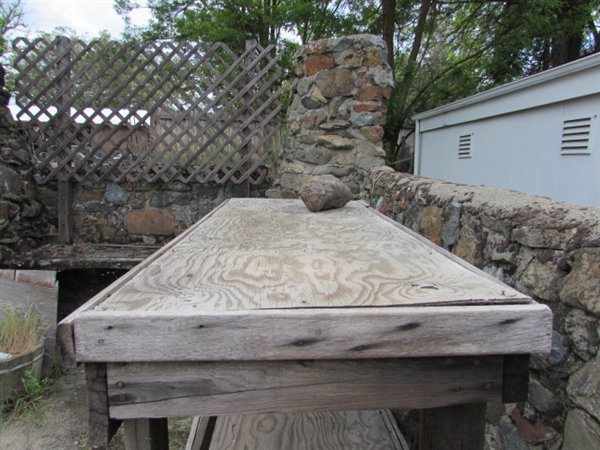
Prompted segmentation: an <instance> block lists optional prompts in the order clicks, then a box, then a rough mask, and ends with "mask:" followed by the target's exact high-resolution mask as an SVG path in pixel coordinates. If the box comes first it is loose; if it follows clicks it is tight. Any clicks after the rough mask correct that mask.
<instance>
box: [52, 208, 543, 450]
mask: <svg viewBox="0 0 600 450" xmlns="http://www.w3.org/2000/svg"><path fill="white" fill-rule="evenodd" d="M551 329H552V317H551V312H550V310H549V309H548V308H547V307H546V306H544V305H540V304H538V303H536V302H534V301H533V300H532V299H531V298H529V297H527V296H525V295H523V294H521V293H519V292H518V291H516V290H514V289H512V288H510V287H508V286H506V285H504V284H502V283H501V282H499V281H498V280H496V279H495V278H493V277H491V276H489V275H487V274H485V273H484V272H482V271H480V270H478V269H476V268H474V267H472V266H470V265H469V264H467V263H465V262H463V261H462V260H460V259H458V258H456V257H455V256H454V255H452V254H450V253H448V252H446V251H444V250H443V249H440V248H439V247H437V246H435V245H434V244H432V243H430V242H429V241H427V240H425V239H424V238H422V237H420V236H419V235H417V234H415V233H413V232H412V231H410V230H408V229H406V228H404V227H402V226H400V225H398V224H397V223H395V222H394V221H392V220H390V219H388V218H387V217H385V216H383V215H381V214H379V213H377V212H375V211H374V210H372V209H371V208H369V207H368V206H366V205H365V204H363V203H361V202H351V203H349V204H348V205H346V206H345V207H344V208H340V209H334V210H329V211H323V212H319V213H311V212H309V211H308V209H306V207H305V206H304V205H303V204H302V202H301V201H299V200H265V199H233V200H229V201H228V202H226V203H224V204H223V205H221V206H220V207H218V208H217V209H215V210H214V211H212V212H211V213H210V214H209V215H208V216H206V217H205V218H203V219H202V221H200V222H199V223H197V224H196V225H194V226H193V227H191V228H190V229H189V230H187V231H186V232H185V233H183V234H182V235H180V236H179V237H178V238H177V239H175V240H173V241H172V242H171V243H169V244H168V245H167V246H165V247H163V248H162V249H161V250H159V251H158V252H157V253H155V254H154V255H153V256H151V257H150V258H148V259H146V260H145V261H144V262H142V263H141V264H140V265H138V266H137V267H136V268H135V269H133V270H132V271H130V272H129V273H127V274H126V275H125V276H123V277H122V278H121V279H119V280H118V281H117V282H115V283H114V284H113V285H111V286H110V287H108V288H107V289H105V290H104V291H103V292H101V293H100V294H98V295H97V296H96V297H94V298H93V299H91V300H90V301H89V302H88V303H86V304H85V305H83V306H82V307H81V308H79V309H78V310H77V311H76V312H74V313H73V314H72V315H71V316H69V317H68V318H67V319H65V320H64V321H63V322H61V324H59V338H60V340H61V343H62V348H63V352H64V354H65V356H66V359H67V360H68V361H71V362H75V361H77V362H80V363H84V364H85V368H86V376H87V382H88V390H89V399H90V443H91V444H92V445H95V446H98V447H99V448H101V447H102V446H106V445H107V443H108V441H109V440H110V437H111V436H112V434H113V433H114V431H115V429H116V428H118V426H119V423H120V421H125V433H126V441H127V443H128V450H137V449H142V448H144V449H145V448H152V449H166V448H167V446H166V445H167V444H166V441H167V440H168V438H167V437H166V435H165V434H166V431H165V430H166V423H167V418H169V417H178V416H202V417H211V416H219V415H226V414H245V413H261V412H308V411H335V410H339V411H344V410H347V411H349V410H368V409H379V408H398V409H408V408H416V409H420V410H423V413H422V416H421V417H422V420H421V448H422V449H442V448H444V449H445V448H449V449H450V448H451V449H454V448H457V449H473V450H475V449H483V435H484V423H485V402H489V401H504V402H515V401H521V400H525V399H526V393H527V380H528V370H527V366H528V358H529V354H531V353H539V352H542V353H543V352H548V351H549V350H550V341H551V338H550V337H551ZM197 423H198V426H199V427H200V428H202V427H203V426H205V425H206V420H204V422H203V421H202V420H200V421H197ZM203 423H204V425H202V424H203ZM209 424H210V423H209ZM208 428H210V427H208ZM449 436H452V437H453V438H449ZM453 440H456V442H459V441H462V442H463V444H460V445H461V446H459V447H456V446H452V445H453V444H452V445H451V444H448V442H449V441H453ZM149 443H151V444H149ZM442 444H443V445H442Z"/></svg>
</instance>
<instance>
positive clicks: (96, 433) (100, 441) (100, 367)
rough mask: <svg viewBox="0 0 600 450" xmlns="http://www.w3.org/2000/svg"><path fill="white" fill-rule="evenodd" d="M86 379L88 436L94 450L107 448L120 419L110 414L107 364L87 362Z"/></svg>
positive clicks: (119, 423)
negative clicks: (112, 417) (114, 418)
mask: <svg viewBox="0 0 600 450" xmlns="http://www.w3.org/2000/svg"><path fill="white" fill-rule="evenodd" d="M85 381H86V384H87V390H88V410H89V421H88V438H89V443H90V447H91V448H92V449H94V450H105V449H106V448H107V447H108V444H109V442H110V440H111V439H112V437H113V436H114V435H115V433H116V432H117V430H118V429H119V426H120V425H121V421H120V420H113V419H111V418H110V417H109V416H108V386H107V385H106V364H95V363H86V364H85Z"/></svg>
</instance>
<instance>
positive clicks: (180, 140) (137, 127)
mask: <svg viewBox="0 0 600 450" xmlns="http://www.w3.org/2000/svg"><path fill="white" fill-rule="evenodd" d="M13 46H14V50H15V53H16V58H15V69H16V71H17V77H16V104H17V107H18V108H19V112H18V119H19V120H20V121H22V123H23V126H24V127H25V128H26V130H27V136H28V140H29V144H30V146H31V148H32V149H33V152H34V154H35V156H36V157H37V159H38V160H39V165H40V168H41V169H42V173H43V174H44V175H45V180H46V181H49V180H52V179H56V180H59V181H68V180H76V181H83V180H87V179H89V180H92V181H104V180H110V181H114V182H123V181H125V180H129V181H132V182H139V181H142V180H145V181H148V182H155V181H159V180H162V181H165V182H168V181H173V180H178V181H182V182H184V183H189V182H192V181H196V182H200V183H206V182H210V181H215V182H218V183H224V182H226V181H228V180H231V181H233V182H234V183H241V182H242V181H246V180H247V181H249V182H250V183H252V184H257V183H260V182H262V181H263V179H264V177H265V174H266V169H265V167H264V164H265V162H266V161H267V160H268V159H269V157H270V156H271V155H272V154H273V153H274V152H275V151H276V144H277V140H278V135H279V130H280V123H281V121H280V114H279V112H280V110H281V105H280V103H279V95H280V91H279V90H278V89H276V88H277V85H278V83H277V82H278V79H279V76H280V72H281V71H280V68H279V66H278V64H277V57H276V56H273V47H272V46H269V47H267V48H262V47H261V46H259V45H258V44H256V43H254V42H248V43H247V45H246V51H245V52H244V54H242V55H241V56H237V55H235V54H234V53H233V52H232V51H231V50H230V49H229V48H228V47H227V46H226V45H225V44H222V43H217V44H214V45H207V44H203V43H191V42H170V41H168V42H167V41H163V42H146V43H142V44H123V43H117V42H101V41H93V42H90V43H85V42H82V41H79V40H69V39H67V38H64V37H59V38H56V39H55V40H53V41H52V42H48V41H47V40H45V39H41V38H40V39H35V40H33V41H29V40H27V39H25V38H19V39H17V40H16V41H15V42H14V44H13Z"/></svg>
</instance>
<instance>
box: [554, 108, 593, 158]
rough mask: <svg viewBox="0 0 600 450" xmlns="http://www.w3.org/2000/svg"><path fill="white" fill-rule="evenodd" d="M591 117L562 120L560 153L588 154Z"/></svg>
mask: <svg viewBox="0 0 600 450" xmlns="http://www.w3.org/2000/svg"><path fill="white" fill-rule="evenodd" d="M591 128H592V118H591V117H586V118H583V119H572V120H565V121H564V122H563V131H562V140H561V144H560V154H561V155H589V154H590V148H589V145H590V130H591Z"/></svg>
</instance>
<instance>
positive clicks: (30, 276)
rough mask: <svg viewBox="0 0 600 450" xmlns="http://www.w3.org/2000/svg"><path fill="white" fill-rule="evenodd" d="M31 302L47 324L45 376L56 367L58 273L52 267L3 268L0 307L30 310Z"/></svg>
mask: <svg viewBox="0 0 600 450" xmlns="http://www.w3.org/2000/svg"><path fill="white" fill-rule="evenodd" d="M31 305H34V306H35V308H36V309H37V310H38V311H39V313H40V315H41V317H42V319H43V320H44V322H45V324H46V330H45V332H44V337H45V345H44V364H43V368H42V376H44V377H46V376H49V375H50V374H51V373H52V370H53V369H54V361H55V356H56V321H57V307H58V282H57V281H56V272H54V271H51V270H0V306H10V307H17V308H22V309H27V308H29V307H30V306H31ZM1 314H2V311H1V308H0V315H1Z"/></svg>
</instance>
